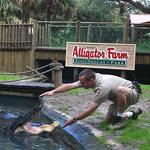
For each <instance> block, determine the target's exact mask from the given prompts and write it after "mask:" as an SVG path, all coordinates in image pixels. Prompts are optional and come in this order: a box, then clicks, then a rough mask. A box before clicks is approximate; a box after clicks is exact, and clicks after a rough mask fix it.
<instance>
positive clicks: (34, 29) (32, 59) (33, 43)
mask: <svg viewBox="0 0 150 150" xmlns="http://www.w3.org/2000/svg"><path fill="white" fill-rule="evenodd" d="M32 30H33V36H32V48H31V53H30V54H31V57H30V58H31V64H30V66H31V67H32V68H35V50H36V46H37V22H36V21H34V23H33V29H32Z"/></svg>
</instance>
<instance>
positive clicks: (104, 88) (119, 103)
mask: <svg viewBox="0 0 150 150" xmlns="http://www.w3.org/2000/svg"><path fill="white" fill-rule="evenodd" d="M79 87H83V88H85V89H88V88H92V89H93V90H94V92H95V97H94V98H93V101H92V102H91V104H90V106H89V107H88V108H87V109H85V110H84V111H83V112H82V113H80V114H79V115H78V116H76V117H73V118H72V117H71V118H69V119H68V120H67V121H66V123H65V125H64V127H66V126H68V125H71V124H73V123H74V122H76V121H78V120H81V119H83V118H85V117H87V116H89V115H91V114H92V113H93V112H94V111H95V110H96V109H97V108H98V107H99V106H100V105H101V103H103V102H105V101H107V100H110V101H112V102H113V104H111V105H110V106H109V110H108V113H107V115H106V119H105V121H106V122H107V123H112V124H115V123H118V122H121V121H122V120H123V119H125V118H132V119H137V118H138V115H139V114H141V113H142V111H141V109H138V110H137V111H135V112H134V111H133V112H125V110H126V109H127V108H128V107H129V106H131V105H133V104H135V103H137V102H138V100H139V96H140V93H141V89H140V88H139V87H138V85H137V84H136V86H135V85H133V83H132V82H131V81H129V80H126V79H123V78H121V77H118V76H114V75H104V74H100V73H95V72H93V71H92V70H91V69H85V70H83V71H82V72H81V73H80V74H79V81H77V82H74V83H68V84H63V85H62V86H60V87H58V88H56V89H54V90H52V91H48V92H45V93H43V94H41V96H45V95H49V96H53V95H54V94H56V93H60V92H65V91H67V90H70V89H74V88H79Z"/></svg>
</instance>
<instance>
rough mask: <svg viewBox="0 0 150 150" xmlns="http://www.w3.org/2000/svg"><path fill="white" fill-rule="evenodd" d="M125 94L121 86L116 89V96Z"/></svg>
mask: <svg viewBox="0 0 150 150" xmlns="http://www.w3.org/2000/svg"><path fill="white" fill-rule="evenodd" d="M125 92H126V90H125V88H124V87H122V86H120V87H118V89H117V96H122V95H125Z"/></svg>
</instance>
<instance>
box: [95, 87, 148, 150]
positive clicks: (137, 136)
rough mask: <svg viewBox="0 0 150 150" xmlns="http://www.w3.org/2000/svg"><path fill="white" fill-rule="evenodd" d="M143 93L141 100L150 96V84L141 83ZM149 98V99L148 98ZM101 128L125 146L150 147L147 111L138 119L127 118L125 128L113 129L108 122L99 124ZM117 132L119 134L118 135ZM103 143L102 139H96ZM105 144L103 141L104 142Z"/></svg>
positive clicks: (140, 148)
mask: <svg viewBox="0 0 150 150" xmlns="http://www.w3.org/2000/svg"><path fill="white" fill-rule="evenodd" d="M141 88H142V90H143V94H142V95H141V98H140V99H141V100H142V99H143V100H144V99H145V98H150V85H141ZM148 100H150V99H148ZM100 128H101V129H104V130H106V134H107V135H108V136H112V134H113V137H115V139H116V140H117V141H118V142H119V143H122V144H124V145H126V146H131V147H132V148H133V149H134V148H135V149H139V150H149V149H150V142H149V141H150V130H149V128H150V116H149V113H148V112H143V113H142V115H141V116H140V117H139V119H138V120H128V121H127V122H126V124H125V128H123V129H122V130H119V132H118V131H113V130H112V129H111V128H109V125H108V124H104V123H103V124H101V125H100ZM118 133H119V136H118ZM98 140H99V141H100V142H102V143H104V141H103V139H98ZM104 144H105V143H104Z"/></svg>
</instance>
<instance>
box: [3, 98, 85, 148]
mask: <svg viewBox="0 0 150 150" xmlns="http://www.w3.org/2000/svg"><path fill="white" fill-rule="evenodd" d="M35 103H36V99H34V98H28V97H18V96H2V95H0V111H5V112H9V113H12V114H14V115H20V114H24V113H25V112H28V111H29V110H30V109H31V108H32V107H33V106H34V105H35ZM3 121H5V120H1V121H0V126H1V123H3ZM52 121H53V120H52V119H50V118H48V117H46V116H45V115H44V114H42V113H39V114H37V115H36V117H35V118H34V120H32V122H42V123H52ZM82 149H83V147H82V146H81V145H80V144H79V143H78V142H77V141H76V140H75V139H74V138H73V137H72V136H71V135H69V134H68V133H67V132H66V131H64V130H63V129H62V128H61V127H57V128H56V129H55V130H54V131H53V132H51V133H50V135H49V136H48V137H47V138H44V137H41V136H37V135H31V134H29V133H25V132H24V133H19V134H16V135H15V136H14V137H12V138H10V137H8V136H7V135H0V150H82Z"/></svg>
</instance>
